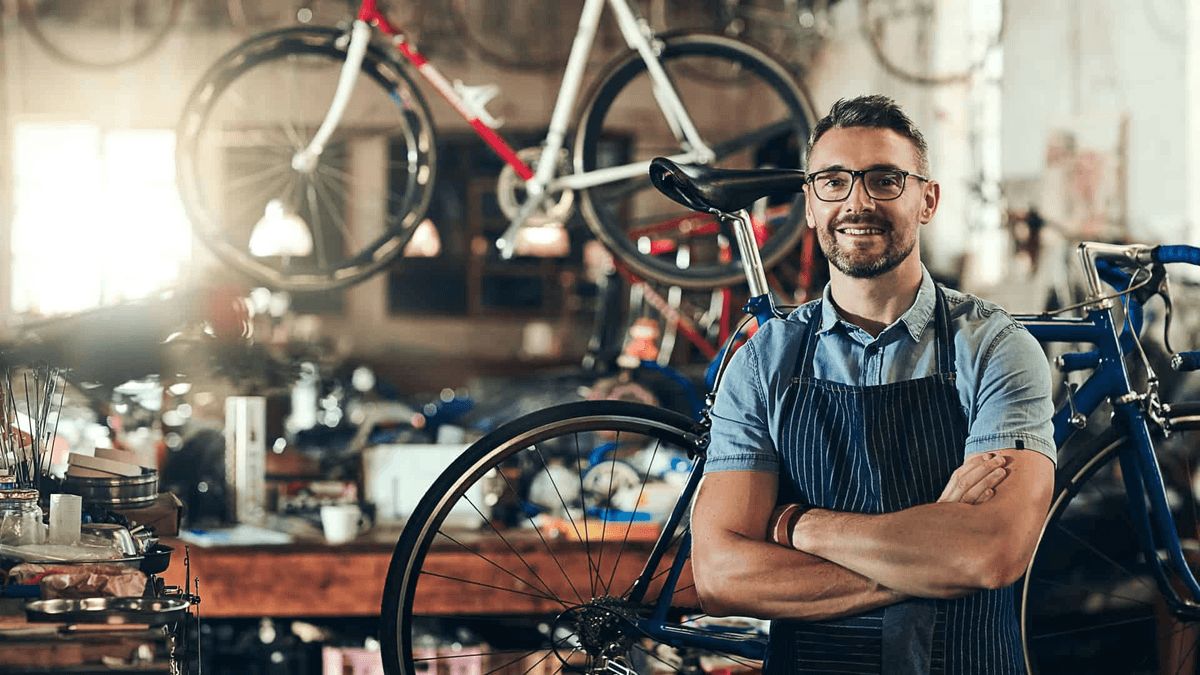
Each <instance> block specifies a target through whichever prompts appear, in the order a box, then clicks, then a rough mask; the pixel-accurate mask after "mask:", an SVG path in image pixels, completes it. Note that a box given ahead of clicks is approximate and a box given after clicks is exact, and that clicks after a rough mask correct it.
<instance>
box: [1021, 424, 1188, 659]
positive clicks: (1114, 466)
mask: <svg viewBox="0 0 1200 675" xmlns="http://www.w3.org/2000/svg"><path fill="white" fill-rule="evenodd" d="M1169 418H1170V419H1171V424H1172V428H1173V429H1174V430H1175V432H1179V433H1178V435H1177V436H1175V437H1183V438H1184V439H1185V440H1190V442H1191V443H1192V444H1194V443H1195V441H1196V436H1195V435H1194V434H1192V433H1191V432H1195V431H1198V430H1200V403H1180V404H1174V405H1172V406H1171V412H1170V414H1169ZM1128 442H1129V440H1128V438H1127V437H1125V436H1124V435H1123V434H1122V433H1121V431H1120V430H1119V429H1117V428H1115V427H1110V428H1108V429H1107V430H1105V432H1104V433H1102V434H1100V435H1099V436H1097V437H1095V438H1093V439H1090V440H1088V441H1087V442H1085V443H1084V444H1083V445H1082V447H1079V448H1078V450H1077V451H1076V452H1075V453H1074V454H1073V455H1071V456H1070V457H1069V458H1068V459H1067V461H1066V462H1065V463H1064V464H1063V466H1062V468H1060V469H1059V470H1058V471H1057V472H1056V479H1055V493H1054V498H1053V500H1052V501H1051V505H1050V511H1049V513H1048V515H1047V516H1046V522H1045V525H1044V526H1043V530H1042V534H1041V537H1040V538H1039V541H1038V546H1037V549H1036V550H1035V552H1034V554H1033V557H1032V559H1031V560H1030V562H1029V566H1028V568H1027V570H1026V574H1025V576H1024V577H1023V579H1022V581H1021V582H1020V583H1021V586H1020V587H1019V589H1018V590H1019V593H1018V599H1019V607H1020V610H1019V611H1020V620H1021V638H1022V643H1023V646H1024V649H1025V654H1026V659H1027V661H1026V663H1027V667H1028V668H1029V671H1030V672H1031V673H1033V674H1034V675H1037V674H1045V673H1058V672H1081V671H1087V670H1091V668H1092V667H1095V668H1097V669H1103V671H1104V672H1114V673H1116V672H1150V669H1152V668H1154V666H1155V663H1156V662H1157V661H1158V658H1159V657H1158V655H1157V654H1156V653H1155V652H1156V647H1157V645H1158V643H1159V640H1161V639H1162V638H1164V637H1165V636H1166V634H1167V633H1166V632H1165V631H1162V630H1159V629H1158V628H1157V625H1156V624H1157V621H1156V616H1157V611H1158V608H1157V603H1158V601H1159V599H1160V598H1161V594H1160V591H1159V589H1158V587H1157V586H1156V585H1155V582H1154V580H1153V579H1152V578H1150V576H1149V575H1150V572H1149V571H1148V570H1146V569H1145V567H1144V558H1143V557H1142V556H1141V555H1140V550H1139V548H1138V544H1137V539H1136V535H1137V533H1136V532H1135V531H1134V524H1133V523H1132V522H1131V519H1130V517H1129V515H1128V512H1127V508H1128V507H1127V499H1126V496H1125V490H1124V487H1123V486H1122V485H1120V484H1119V480H1118V479H1117V476H1118V475H1119V466H1118V463H1117V462H1114V461H1113V460H1114V459H1116V458H1117V457H1118V455H1119V454H1120V450H1121V449H1122V448H1123V447H1124V446H1125V445H1127V444H1128ZM1156 445H1160V443H1158V442H1156ZM1161 454H1162V453H1161V452H1160V456H1161ZM1160 462H1161V458H1160ZM1185 483H1186V484H1185V485H1180V484H1179V483H1176V486H1177V487H1179V488H1181V489H1184V490H1187V491H1188V492H1190V490H1191V486H1190V477H1189V478H1188V479H1186V481H1185ZM1184 501H1185V502H1191V501H1192V500H1191V498H1186V499H1185V500H1184ZM1193 515H1194V514H1193ZM1186 649H1190V650H1193V651H1194V650H1195V649H1196V646H1195V644H1192V645H1190V646H1188V647H1186ZM1097 672H1098V670H1097ZM1154 672H1159V671H1157V670H1156V671H1154ZM1164 672H1165V671H1164ZM1188 672H1189V673H1190V672H1195V671H1194V670H1189V671H1188Z"/></svg>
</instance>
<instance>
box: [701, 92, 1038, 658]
mask: <svg viewBox="0 0 1200 675" xmlns="http://www.w3.org/2000/svg"><path fill="white" fill-rule="evenodd" d="M940 194H941V188H940V186H939V185H938V183H937V182H935V181H933V180H932V179H930V178H929V166H928V158H927V149H926V145H925V141H924V139H923V137H922V136H921V133H920V131H918V130H917V129H916V127H915V126H914V125H913V123H912V121H911V120H910V119H909V118H908V117H907V116H906V115H905V114H904V112H903V111H902V110H900V108H899V107H897V106H896V104H895V103H894V102H892V101H891V100H889V99H887V98H886V97H883V96H865V97H860V98H855V99H852V100H842V101H839V102H838V103H836V104H834V106H833V107H832V109H831V110H830V112H829V115H828V116H826V117H825V118H824V119H823V120H821V121H820V122H819V123H818V124H817V126H816V127H815V128H814V130H813V133H812V138H811V140H810V141H809V146H808V178H807V185H806V186H805V197H806V207H805V208H806V217H807V222H808V226H809V227H811V228H813V229H814V230H815V231H816V234H817V239H818V241H819V242H820V244H821V248H822V250H823V251H824V253H825V256H826V257H827V258H828V259H829V262H830V282H829V284H828V285H827V286H826V289H825V292H824V294H823V297H822V299H821V300H818V301H814V302H810V303H808V304H805V305H803V306H802V307H800V308H799V309H797V310H796V311H795V312H793V313H792V314H791V315H790V316H789V317H787V319H785V320H782V321H770V322H767V323H766V325H764V326H763V327H762V328H761V329H760V330H759V331H758V332H757V333H756V334H755V336H754V337H753V338H752V339H751V340H750V341H749V342H748V343H747V344H746V345H745V346H743V347H742V349H740V350H739V351H738V352H737V353H736V354H735V356H734V358H733V361H732V363H731V365H730V368H729V371H728V372H727V374H726V377H725V381H724V382H723V383H722V385H721V389H720V391H719V392H718V395H717V402H716V405H715V406H714V409H713V411H712V417H713V426H712V436H711V444H710V446H709V451H708V463H707V468H706V473H705V477H704V480H703V482H702V483H701V486H700V489H699V492H698V493H697V497H696V501H695V504H694V507H693V512H692V528H693V539H694V543H693V556H694V558H693V567H694V571H695V576H696V588H697V591H698V593H699V595H700V599H701V604H702V605H703V606H704V609H705V610H706V611H707V612H709V613H711V614H718V615H729V614H736V615H743V616H756V617H760V618H769V619H775V621H773V622H772V626H771V636H770V647H769V650H768V658H767V663H766V666H765V668H766V671H767V672H768V673H793V672H885V673H987V674H989V675H996V674H999V673H1018V672H1024V669H1023V661H1022V658H1023V655H1022V653H1021V647H1020V636H1019V628H1018V625H1017V618H1016V613H1015V608H1014V603H1013V598H1014V596H1013V587H1012V585H1013V583H1014V582H1015V581H1016V580H1017V578H1018V577H1019V576H1020V575H1021V574H1022V572H1023V571H1024V568H1025V565H1026V564H1027V563H1028V560H1029V558H1030V556H1031V555H1032V553H1033V549H1034V546H1035V545H1036V542H1037V537H1038V533H1039V531H1040V527H1041V523H1042V520H1043V518H1044V517H1045V514H1046V511H1047V508H1048V505H1049V501H1050V496H1051V492H1052V486H1053V473H1054V461H1055V459H1054V458H1055V448H1054V444H1053V441H1052V434H1053V429H1052V426H1051V423H1050V416H1051V414H1052V412H1053V410H1052V403H1051V400H1050V386H1051V382H1050V373H1049V366H1048V364H1047V362H1046V358H1045V355H1044V353H1043V352H1042V350H1041V348H1040V346H1039V345H1038V343H1037V342H1036V341H1035V340H1034V339H1033V337H1032V336H1030V335H1029V333H1028V332H1027V331H1025V330H1024V329H1023V328H1022V327H1021V326H1020V325H1019V324H1017V323H1015V322H1014V321H1013V320H1012V319H1011V318H1010V317H1009V316H1008V315H1007V314H1005V313H1004V312H1003V311H1002V310H1000V309H999V308H998V307H996V306H995V305H993V304H990V303H987V302H985V301H982V300H980V299H978V298H976V297H973V296H970V295H967V294H963V293H959V292H956V291H952V290H949V289H943V288H941V287H938V286H936V285H935V284H934V283H933V280H932V279H931V277H930V276H929V273H928V271H927V270H926V269H925V267H924V265H923V264H922V263H921V259H920V246H919V231H920V227H921V226H922V225H924V224H926V223H928V222H929V221H930V220H931V219H932V218H933V215H934V213H935V212H936V211H937V206H938V200H939V197H940Z"/></svg>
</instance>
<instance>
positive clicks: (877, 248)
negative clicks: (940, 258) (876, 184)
mask: <svg viewBox="0 0 1200 675" xmlns="http://www.w3.org/2000/svg"><path fill="white" fill-rule="evenodd" d="M827 169H848V170H852V171H862V170H865V169H900V170H902V171H908V172H910V173H915V174H918V175H919V174H920V173H921V172H920V171H919V169H918V164H917V150H916V147H915V146H913V144H912V142H911V141H909V140H908V139H907V138H905V137H903V136H901V135H900V134H898V133H896V132H895V131H892V130H891V129H877V128H874V127H847V128H840V129H830V130H829V131H827V132H826V133H825V134H824V135H822V136H821V138H820V140H818V141H817V144H816V145H814V146H813V149H812V154H811V155H810V157H809V161H808V173H809V175H814V174H816V173H818V172H820V171H824V170H827ZM938 196H939V188H938V186H937V184H936V183H933V182H929V183H926V182H924V181H921V180H918V179H916V178H913V177H912V176H909V177H908V178H907V180H906V183H905V186H904V192H903V193H902V194H901V195H900V196H899V197H898V198H896V199H892V200H887V201H880V200H877V199H873V198H872V197H871V196H870V195H868V194H867V191H866V190H865V189H864V187H863V178H862V177H861V176H860V177H856V178H855V180H854V187H853V189H852V190H851V191H850V196H849V197H847V198H846V199H845V200H844V201H840V202H824V201H821V200H820V199H818V198H817V196H816V195H815V194H814V193H813V189H812V186H811V185H807V186H805V197H806V199H805V204H806V206H805V212H806V213H805V216H806V218H807V220H808V226H809V227H811V228H813V229H814V230H816V233H817V241H818V242H819V243H820V244H821V250H822V251H824V253H825V257H826V258H828V259H829V262H830V264H832V265H833V266H834V267H835V268H837V269H838V270H840V271H841V272H842V273H844V274H846V275H847V276H851V277H855V278H860V279H868V278H872V277H877V276H880V275H882V274H884V273H886V272H889V271H891V270H893V269H895V268H896V267H897V266H898V265H900V263H902V262H904V261H905V260H906V259H908V257H909V256H911V255H913V254H914V251H916V250H917V239H918V237H917V232H918V229H919V227H920V225H921V224H924V223H927V222H929V220H930V219H931V218H933V213H934V211H936V210H937V202H938Z"/></svg>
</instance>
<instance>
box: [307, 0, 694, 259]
mask: <svg viewBox="0 0 1200 675" xmlns="http://www.w3.org/2000/svg"><path fill="white" fill-rule="evenodd" d="M605 3H608V4H609V6H611V7H612V9H613V12H614V14H615V15H616V17H617V25H618V27H619V28H620V30H621V35H622V36H623V37H624V38H625V42H626V44H628V45H629V47H630V49H633V50H635V51H637V53H638V54H639V55H640V56H641V57H642V60H643V61H644V62H645V64H646V70H647V72H648V73H649V75H650V78H651V80H652V81H653V82H654V98H655V101H656V102H657V103H658V107H659V109H660V110H661V111H662V113H663V116H664V117H665V118H666V120H667V123H668V124H669V125H670V127H671V130H672V133H673V134H674V135H675V138H676V140H677V141H679V143H680V144H681V145H682V146H683V147H687V148H690V151H689V152H685V153H682V154H679V155H673V156H671V157H670V159H672V160H674V161H676V162H680V163H690V164H706V163H708V162H711V161H712V159H713V156H714V152H713V150H712V148H709V147H708V146H707V145H706V144H705V143H704V141H703V140H702V139H701V138H700V134H699V133H698V132H697V131H696V127H695V125H694V124H693V123H692V120H691V118H690V117H688V114H687V111H686V110H685V109H684V107H683V102H682V101H680V99H679V94H678V93H677V92H676V91H675V88H674V86H672V84H671V81H670V79H669V78H668V77H667V74H666V71H665V70H663V67H662V64H661V63H660V62H659V60H658V55H657V53H656V50H655V46H654V44H653V42H652V40H653V37H654V34H653V32H652V31H651V30H650V27H649V25H648V24H647V23H646V22H645V21H642V20H639V19H638V18H636V17H635V16H634V14H633V11H632V10H631V9H630V7H629V4H628V2H627V0H585V3H584V6H583V12H582V13H581V15H580V17H579V28H578V30H577V32H576V33H575V40H574V42H573V43H572V44H571V53H570V56H569V57H568V59H567V66H566V70H565V71H564V73H563V79H562V83H561V84H560V86H559V90H558V97H557V98H556V99H555V102H554V110H553V112H552V113H551V116H550V127H549V130H548V131H547V133H546V139H545V142H544V144H543V146H542V151H541V155H540V157H539V160H538V162H537V169H536V171H535V170H533V169H531V168H530V167H529V166H528V165H527V164H526V163H525V162H524V161H522V160H521V159H520V158H519V157H518V156H517V153H516V152H514V151H513V149H512V148H511V147H510V146H509V145H508V144H507V143H505V142H504V140H503V139H501V138H500V137H499V136H498V135H496V133H495V131H494V130H493V129H492V128H491V127H490V126H488V125H487V124H486V123H485V122H484V121H483V120H481V119H480V117H481V115H480V111H479V109H478V108H473V106H472V105H471V104H469V103H467V102H466V101H465V100H464V99H463V97H462V95H461V94H460V93H459V91H457V90H456V89H455V87H454V85H452V84H451V83H450V82H449V80H447V79H446V77H445V76H443V75H442V74H441V72H439V71H438V70H437V69H436V68H435V67H434V66H433V64H431V63H430V62H429V61H427V60H426V59H425V57H424V56H422V55H421V54H420V52H418V51H417V50H416V48H415V47H414V46H413V45H412V44H410V43H409V42H408V40H407V38H406V37H405V35H404V33H403V32H402V31H401V30H399V29H397V28H395V27H394V26H392V25H391V24H390V23H389V22H388V20H387V17H385V16H384V15H383V14H382V13H381V12H380V11H379V10H378V9H377V8H376V6H375V5H376V0H363V2H362V6H361V7H360V9H359V13H358V18H357V19H355V21H354V25H353V28H352V29H351V33H350V43H349V46H348V47H347V51H346V61H345V63H344V64H343V65H342V71H341V74H340V75H339V77H338V84H337V89H336V90H335V92H334V96H333V101H332V103H331V104H330V107H329V111H328V112H327V113H326V114H325V119H324V120H323V121H322V122H321V126H320V127H319V128H318V130H317V133H316V134H315V135H314V136H313V139H312V141H310V142H309V144H308V147H305V148H303V149H302V150H300V151H298V152H297V153H296V154H295V156H294V157H293V158H292V166H293V168H295V169H296V170H297V171H305V172H311V171H314V170H315V169H316V166H317V163H318V161H319V158H320V156H321V152H322V151H323V150H324V147H325V143H326V142H328V140H329V137H330V135H331V134H333V131H334V130H335V129H336V128H337V125H338V123H339V122H340V121H341V117H342V113H343V112H345V109H346V104H347V103H348V102H349V100H350V96H351V94H352V93H353V91H354V86H355V84H356V83H357V81H358V75H359V73H360V72H361V70H360V68H361V66H362V61H363V58H364V56H365V55H366V51H367V46H368V44H369V43H370V41H371V27H372V26H374V27H377V28H378V29H379V30H380V31H382V32H383V33H384V34H385V35H388V36H389V37H390V38H391V40H392V44H393V45H394V46H395V47H396V49H397V50H399V51H400V53H402V54H403V55H404V56H405V58H406V59H408V61H409V62H410V63H411V64H412V65H413V66H415V67H416V69H417V71H418V72H419V73H421V76H422V77H424V78H425V80H426V81H427V82H428V83H429V84H430V85H431V86H432V87H433V88H434V89H436V90H437V91H438V93H439V94H441V95H442V97H443V98H445V99H446V101H447V102H448V103H450V105H451V107H453V108H454V110H455V111H456V112H457V113H458V114H459V115H460V116H461V117H462V118H463V119H464V120H465V121H466V122H467V123H468V124H470V125H471V127H472V128H473V129H474V130H475V132H476V133H478V134H479V135H480V137H481V138H483V140H484V141H486V142H487V143H488V145H489V146H491V147H492V149H493V150H494V151H495V152H496V154H498V155H499V156H500V157H501V158H502V159H503V160H504V161H505V162H506V163H507V164H508V165H509V166H511V167H512V168H513V170H514V171H515V172H516V174H517V176H519V177H520V178H521V179H522V180H524V181H525V185H524V188H525V193H526V195H527V198H526V199H525V202H524V203H523V204H521V206H520V208H519V209H518V211H517V214H516V216H515V217H514V218H513V219H512V221H511V222H510V224H509V226H508V228H507V229H506V230H505V231H504V234H502V235H501V236H500V239H499V240H497V242H496V245H497V247H499V249H500V254H501V257H503V258H511V257H512V255H513V253H514V251H515V248H516V234H517V231H518V230H520V229H521V228H522V227H523V226H524V225H525V223H526V221H528V219H529V217H530V216H531V215H532V214H533V212H534V211H535V210H536V209H537V207H538V206H539V205H540V204H541V203H542V201H543V199H545V198H547V196H548V195H551V194H554V193H556V192H561V191H563V190H581V189H586V188H590V187H595V186H597V185H604V184H606V183H612V182H616V181H619V180H625V179H628V178H634V177H638V176H645V175H646V172H647V171H648V170H649V168H650V162H648V161H646V162H637V163H634V164H626V165H623V166H615V167H608V168H604V169H597V170H595V171H587V172H582V173H575V174H567V175H561V176H560V175H557V174H556V169H557V167H558V157H559V154H560V153H561V151H562V149H563V146H564V143H565V141H566V135H567V125H568V123H569V122H570V116H571V112H572V110H573V109H574V108H575V101H576V98H577V97H578V95H579V88H580V85H582V84H583V72H584V69H585V67H586V66H587V60H588V55H589V54H590V53H591V50H592V45H593V44H594V42H595V38H596V31H597V29H598V27H599V25H600V13H601V11H603V9H604V4H605ZM484 116H486V113H484Z"/></svg>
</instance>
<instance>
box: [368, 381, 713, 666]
mask: <svg viewBox="0 0 1200 675" xmlns="http://www.w3.org/2000/svg"><path fill="white" fill-rule="evenodd" d="M698 438H699V435H698V429H697V427H696V424H695V423H694V422H692V421H691V420H689V419H688V418H686V417H683V416H681V415H679V414H677V413H673V412H670V411H668V410H664V409H661V408H656V407H652V406H648V405H643V404H636V403H628V402H623V401H588V402H582V403H567V404H563V405H559V406H555V407H551V408H547V409H545V410H540V411H538V412H535V413H533V414H530V415H526V416H524V417H521V418H518V419H516V420H514V421H512V422H510V423H508V424H506V425H504V426H502V427H500V428H499V429H497V430H496V431H494V432H492V433H491V434H488V435H487V436H485V437H484V438H483V439H481V440H479V441H478V442H476V443H475V444H473V445H472V446H471V447H470V448H468V449H467V450H466V451H465V452H464V453H463V454H462V455H460V456H459V457H458V458H457V459H456V460H455V461H454V463H453V464H451V465H450V466H449V468H447V469H446V471H445V472H443V473H442V475H441V476H440V477H439V478H438V479H437V480H436V481H435V482H434V484H433V486H432V487H431V488H430V489H429V491H427V492H426V493H425V496H424V498H422V499H421V501H420V503H419V504H418V505H417V506H416V508H415V509H414V511H413V513H412V515H411V516H410V517H409V520H408V523H407V525H406V527H405V528H404V532H403V534H402V535H401V536H400V540H399V542H398V543H397V545H396V550H395V553H394V554H393V556H392V561H391V565H390V567H389V569H388V574H387V582H386V584H385V587H384V597H383V608H382V623H381V642H382V649H383V661H384V666H385V670H386V672H388V673H390V674H391V675H420V674H424V673H436V672H445V671H444V669H446V668H449V667H450V666H451V664H464V663H468V664H471V665H472V667H473V668H475V669H476V670H478V669H480V668H481V672H485V673H492V674H497V673H503V674H513V675H516V674H524V673H530V672H538V673H557V672H559V671H561V670H562V669H563V668H565V667H569V668H575V667H585V668H587V669H588V671H589V672H596V670H595V668H596V667H597V666H598V664H597V660H598V659H601V658H603V657H602V656H601V655H602V654H603V655H604V657H607V658H614V657H616V656H618V655H619V656H621V657H623V658H625V659H627V662H626V665H627V666H632V667H633V669H634V670H635V671H636V672H650V671H649V669H647V668H645V667H643V666H646V665H647V664H648V663H653V664H654V667H657V668H663V667H669V666H666V665H664V664H670V663H672V661H673V659H675V658H677V655H676V654H674V653H673V651H672V650H671V648H670V647H668V646H665V645H660V644H654V643H652V641H650V640H649V639H647V638H645V637H644V633H643V632H641V631H640V629H639V628H638V627H637V622H638V620H639V619H644V618H645V616H646V613H647V611H648V610H649V609H650V608H652V607H653V603H654V601H655V600H656V599H657V596H658V595H659V590H660V589H661V587H662V586H663V585H664V581H665V578H666V575H665V572H666V569H667V568H668V567H669V566H670V564H671V561H672V559H673V555H672V553H673V552H674V551H675V550H677V548H678V546H679V541H680V539H681V537H682V535H683V532H684V531H685V530H686V525H685V524H681V523H680V522H679V521H678V520H675V522H674V523H672V522H671V521H672V520H673V519H670V518H668V516H667V515H666V514H668V513H669V512H670V511H671V510H672V509H673V508H674V507H675V505H676V503H677V502H680V501H683V502H684V503H683V505H684V506H686V505H687V501H688V500H690V497H691V492H692V490H693V489H694V483H693V482H688V478H691V477H698V474H695V475H693V474H692V473H690V471H689V470H688V468H687V467H688V465H689V464H692V463H691V462H690V460H688V454H687V453H688V451H689V449H694V448H695V447H696V443H697V440H698ZM589 467H590V468H591V470H590V471H589ZM693 470H694V471H697V472H698V471H699V470H700V469H699V467H698V466H693ZM597 472H599V473H597ZM648 475H654V476H659V477H658V478H655V479H647V476H648ZM684 482H686V483H687V485H688V487H686V488H684V487H682V484H683V483H684ZM680 512H681V513H683V514H684V516H685V517H686V511H685V510H681V511H680ZM660 534H661V536H663V537H664V538H665V539H664V540H665V541H667V542H670V545H669V550H668V552H667V554H666V555H665V556H663V557H662V558H661V559H660V560H658V561H652V560H650V555H649V551H650V549H651V546H652V545H653V543H654V540H655V539H656V538H657V537H659V536H660ZM643 567H646V568H647V569H649V570H650V571H651V572H653V575H652V576H651V577H649V579H650V581H651V583H650V586H649V589H648V590H647V591H646V593H645V595H644V597H643V598H642V599H641V600H640V601H638V600H634V599H632V598H631V597H630V593H629V591H630V587H631V585H632V584H633V581H634V578H635V576H636V575H637V574H638V572H640V571H642V569H643ZM690 578H691V575H690V565H685V566H684V568H683V572H682V576H681V577H680V580H679V582H678V583H677V584H676V586H675V595H674V602H673V603H672V606H673V607H676V609H673V610H672V611H671V612H670V613H669V620H673V621H674V622H675V623H676V624H679V623H682V617H683V616H692V615H693V610H691V609H689V608H690V607H696V606H697V603H696V601H695V595H694V591H693V589H692V587H691V581H690ZM694 611H695V612H698V611H699V610H694ZM567 664H569V665H567Z"/></svg>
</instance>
